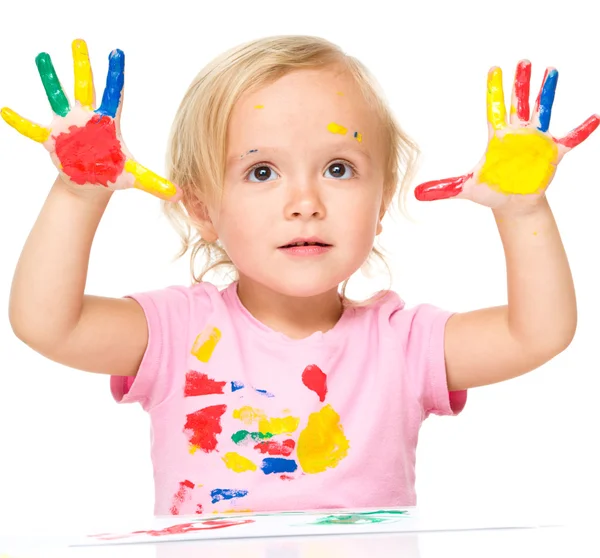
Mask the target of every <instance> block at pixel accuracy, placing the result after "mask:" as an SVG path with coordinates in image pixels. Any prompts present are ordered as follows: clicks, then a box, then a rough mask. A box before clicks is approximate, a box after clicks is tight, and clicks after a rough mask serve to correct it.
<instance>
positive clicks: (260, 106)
mask: <svg viewBox="0 0 600 558" xmlns="http://www.w3.org/2000/svg"><path fill="white" fill-rule="evenodd" d="M254 108H255V109H262V108H265V105H255V106H254Z"/></svg>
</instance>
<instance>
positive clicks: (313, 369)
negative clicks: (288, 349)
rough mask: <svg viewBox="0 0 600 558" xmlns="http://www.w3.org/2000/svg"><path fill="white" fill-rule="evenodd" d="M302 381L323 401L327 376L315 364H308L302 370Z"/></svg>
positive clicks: (325, 393)
mask: <svg viewBox="0 0 600 558" xmlns="http://www.w3.org/2000/svg"><path fill="white" fill-rule="evenodd" d="M302 382H303V383H304V385H305V386H306V387H307V388H308V389H310V390H312V391H314V392H315V393H316V394H317V395H318V396H319V400H320V401H321V402H323V401H325V395H327V376H326V375H325V374H324V373H323V371H322V370H321V369H320V368H319V367H318V366H317V365H316V364H309V365H308V366H307V367H306V368H305V369H304V372H302Z"/></svg>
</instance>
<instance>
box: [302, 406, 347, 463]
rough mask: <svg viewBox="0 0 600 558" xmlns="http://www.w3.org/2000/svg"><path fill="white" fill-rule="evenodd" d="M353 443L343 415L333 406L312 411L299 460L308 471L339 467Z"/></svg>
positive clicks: (304, 431) (303, 437) (303, 434)
mask: <svg viewBox="0 0 600 558" xmlns="http://www.w3.org/2000/svg"><path fill="white" fill-rule="evenodd" d="M349 447H350V443H349V442H348V439H347V438H346V436H345V435H344V431H343V429H342V425H341V424H340V416H339V415H338V414H337V413H336V412H335V410H334V409H333V407H332V406H331V405H325V406H324V407H323V408H322V409H321V410H320V411H318V412H316V413H311V415H310V416H309V417H308V424H307V425H306V428H305V429H304V430H303V431H302V432H301V433H300V436H299V437H298V447H297V455H298V462H299V463H300V466H301V467H302V470H303V471H304V472H305V473H322V472H323V471H325V469H327V468H328V467H329V468H334V467H337V465H338V463H339V462H340V461H341V460H342V459H344V457H346V455H347V454H348V449H349Z"/></svg>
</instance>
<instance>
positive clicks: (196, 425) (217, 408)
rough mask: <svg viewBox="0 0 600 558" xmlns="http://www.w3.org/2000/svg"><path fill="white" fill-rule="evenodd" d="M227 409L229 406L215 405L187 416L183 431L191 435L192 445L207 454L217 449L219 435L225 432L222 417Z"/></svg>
mask: <svg viewBox="0 0 600 558" xmlns="http://www.w3.org/2000/svg"><path fill="white" fill-rule="evenodd" d="M226 409H227V405H213V406H212V407H205V408H204V409H200V410H199V411H196V412H195V413H192V414H190V415H187V421H186V423H185V426H184V427H183V430H184V432H187V433H188V434H189V440H190V444H192V445H193V446H196V447H198V448H200V449H201V450H203V451H204V452H206V453H208V452H211V451H213V450H214V449H215V448H216V447H217V434H220V433H221V432H222V431H223V429H222V428H221V417H222V416H223V413H224V412H225V410H226Z"/></svg>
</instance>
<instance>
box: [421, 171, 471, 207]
mask: <svg viewBox="0 0 600 558" xmlns="http://www.w3.org/2000/svg"><path fill="white" fill-rule="evenodd" d="M472 176H473V174H466V175H464V176H456V177H453V178H444V179H442V180H431V181H430V182H424V183H423V184H420V185H419V186H417V187H416V188H415V197H416V198H417V199H418V200H419V201H434V200H444V199H447V198H453V197H455V196H458V194H460V193H461V192H462V187H463V184H464V183H465V182H466V181H467V180H468V179H469V178H471V177H472Z"/></svg>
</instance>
